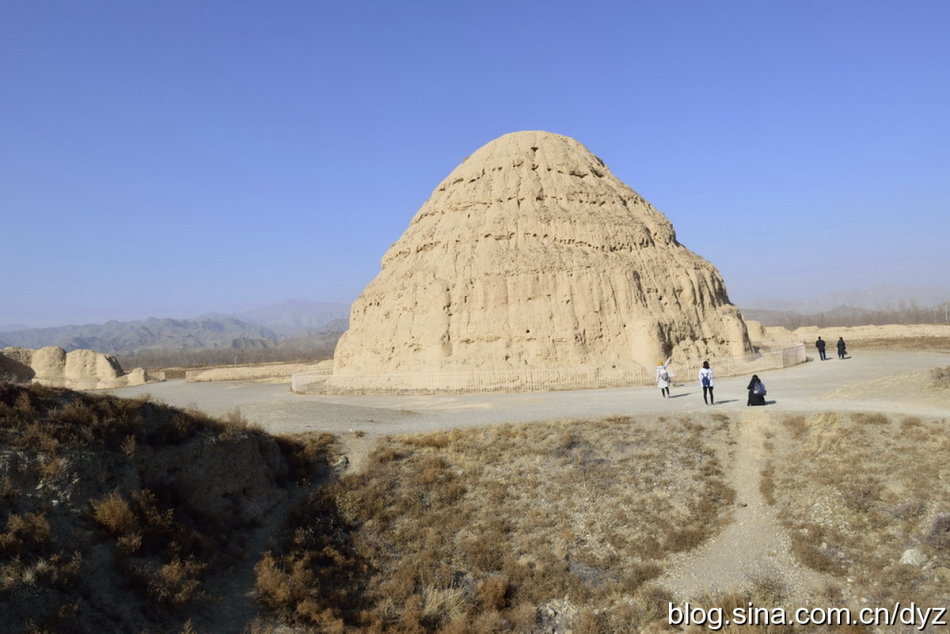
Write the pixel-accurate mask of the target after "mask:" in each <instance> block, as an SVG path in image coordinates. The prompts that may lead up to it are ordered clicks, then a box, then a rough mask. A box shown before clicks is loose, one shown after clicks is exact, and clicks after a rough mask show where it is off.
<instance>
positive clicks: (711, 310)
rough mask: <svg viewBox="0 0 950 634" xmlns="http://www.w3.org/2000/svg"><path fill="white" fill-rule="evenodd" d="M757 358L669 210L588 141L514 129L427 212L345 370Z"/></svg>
mask: <svg viewBox="0 0 950 634" xmlns="http://www.w3.org/2000/svg"><path fill="white" fill-rule="evenodd" d="M749 349H750V343H749V338H748V335H747V333H746V327H745V324H744V323H743V321H742V318H741V316H740V314H739V312H738V310H737V309H736V308H735V307H734V306H733V305H732V304H731V303H730V302H729V299H728V296H727V294H726V289H725V286H724V284H723V281H722V278H721V277H720V275H719V273H718V272H717V271H716V269H715V268H714V267H713V266H712V265H711V264H710V263H709V262H707V261H706V260H704V259H702V258H701V257H699V256H698V255H696V254H695V253H692V252H691V251H689V250H688V249H686V248H685V247H684V246H682V245H681V244H680V243H679V242H677V240H676V235H675V233H674V231H673V226H672V224H671V223H670V221H669V220H667V219H666V217H665V216H664V215H663V214H662V213H660V212H659V211H657V210H656V209H655V208H654V207H653V206H652V205H650V204H649V203H648V202H647V201H645V200H644V199H643V198H642V197H641V196H640V195H639V194H637V192H635V191H634V190H632V189H631V188H630V187H628V186H627V185H625V184H624V183H622V182H621V181H620V180H618V179H617V178H616V177H615V176H614V175H613V174H611V172H610V170H609V169H608V168H607V167H606V166H605V165H604V163H603V161H601V160H600V159H599V158H597V157H596V156H594V155H593V154H592V153H591V152H590V151H588V150H587V149H586V148H585V147H584V146H583V145H581V144H580V143H578V142H577V141H575V140H573V139H570V138H568V137H564V136H559V135H556V134H551V133H547V132H516V133H512V134H508V135H505V136H502V137H500V138H498V139H496V140H494V141H492V142H491V143H489V144H487V145H485V146H484V147H482V148H481V149H479V150H478V151H476V152H475V153H474V154H472V155H471V156H470V157H469V158H467V159H466V160H465V161H464V162H463V163H462V164H461V165H459V166H458V167H457V168H456V169H455V170H454V171H453V172H452V173H451V174H449V176H448V177H447V178H446V179H445V180H444V181H443V182H442V183H441V184H440V185H439V186H438V187H437V188H436V189H435V191H434V192H433V193H432V195H431V197H430V198H429V200H428V201H427V202H426V203H425V204H424V205H423V206H422V208H421V209H419V211H418V212H417V213H416V215H415V217H414V218H413V219H412V222H411V223H410V225H409V228H408V229H407V230H406V232H405V233H404V234H403V235H402V237H401V238H400V239H399V241H398V242H396V243H395V244H394V245H393V246H392V247H391V248H390V249H389V251H388V252H387V253H386V255H385V256H384V257H383V261H382V270H381V272H380V273H379V275H378V276H377V277H376V279H374V280H373V281H372V282H371V283H370V284H369V286H367V288H366V289H365V290H364V291H363V293H362V295H361V296H360V297H359V299H358V300H357V301H356V303H355V304H354V305H353V309H352V314H351V318H350V329H349V330H348V331H347V332H346V334H344V336H343V338H342V339H341V340H340V343H339V344H338V346H337V350H336V354H335V357H334V361H335V366H334V373H335V374H336V375H385V374H394V373H395V374H398V373H418V372H431V373H440V372H442V373H445V372H453V371H469V370H495V371H511V370H516V371H517V370H521V369H546V368H575V367H597V368H601V367H602V368H616V367H621V368H642V367H645V368H653V367H655V365H656V363H657V362H658V360H659V361H662V360H663V359H665V358H666V357H667V356H669V355H670V354H671V353H672V354H673V355H674V356H676V357H677V358H679V359H687V358H691V359H697V358H707V357H725V356H739V355H742V354H743V353H745V352H746V351H748V350H749ZM433 380H435V381H436V382H438V379H437V378H436V379H433Z"/></svg>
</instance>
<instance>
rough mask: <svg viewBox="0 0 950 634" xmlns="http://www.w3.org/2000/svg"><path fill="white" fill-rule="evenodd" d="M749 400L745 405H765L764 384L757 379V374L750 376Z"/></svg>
mask: <svg viewBox="0 0 950 634" xmlns="http://www.w3.org/2000/svg"><path fill="white" fill-rule="evenodd" d="M748 390H749V400H748V402H747V403H746V405H747V406H749V405H765V394H766V392H765V383H763V382H762V381H761V380H760V379H759V375H758V374H753V375H752V380H751V381H749V386H748Z"/></svg>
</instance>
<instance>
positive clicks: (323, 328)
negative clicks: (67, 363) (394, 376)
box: [0, 301, 349, 355]
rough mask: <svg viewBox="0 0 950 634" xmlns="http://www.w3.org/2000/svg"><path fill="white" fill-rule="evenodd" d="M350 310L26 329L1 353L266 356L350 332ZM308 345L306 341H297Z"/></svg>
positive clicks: (267, 311)
mask: <svg viewBox="0 0 950 634" xmlns="http://www.w3.org/2000/svg"><path fill="white" fill-rule="evenodd" d="M348 316H349V305H347V304H334V303H328V302H304V301H290V302H283V303H281V304H275V305H273V306H265V307H261V308H257V309H254V310H247V311H243V312H241V313H238V314H233V315H205V316H202V317H197V318H194V319H170V318H164V319H159V318H154V317H152V318H149V319H144V320H141V321H126V322H120V321H109V322H106V323H104V324H86V325H81V326H76V325H72V326H58V327H53V328H25V329H17V330H7V331H0V347H5V346H22V347H25V348H42V347H44V346H58V347H60V348H64V349H65V350H67V351H70V350H76V349H80V348H87V349H90V350H96V351H97V352H104V353H106V354H115V355H129V354H134V353H141V352H142V351H145V350H153V351H158V350H161V351H174V350H199V349H213V350H222V349H232V350H241V351H245V350H261V349H265V348H272V347H275V346H277V345H278V344H279V343H280V342H282V341H288V340H291V339H294V340H299V339H306V338H308V337H316V338H318V339H319V340H320V341H326V338H327V335H333V334H334V333H336V334H338V333H341V332H343V331H344V330H346V327H347V317H348ZM294 344H302V341H294Z"/></svg>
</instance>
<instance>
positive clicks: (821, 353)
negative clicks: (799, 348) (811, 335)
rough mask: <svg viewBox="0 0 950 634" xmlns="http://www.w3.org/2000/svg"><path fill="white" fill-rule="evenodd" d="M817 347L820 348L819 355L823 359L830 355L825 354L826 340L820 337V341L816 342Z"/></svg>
mask: <svg viewBox="0 0 950 634" xmlns="http://www.w3.org/2000/svg"><path fill="white" fill-rule="evenodd" d="M815 347H816V348H818V356H819V357H820V358H821V360H822V361H824V360H826V359H827V358H828V357H826V356H825V340H824V339H822V338H821V337H818V341H816V342H815Z"/></svg>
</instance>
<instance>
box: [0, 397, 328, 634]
mask: <svg viewBox="0 0 950 634" xmlns="http://www.w3.org/2000/svg"><path fill="white" fill-rule="evenodd" d="M321 438H322V439H323V440H325V441H326V442H329V436H326V437H319V436H318V437H315V440H317V441H319V440H320V439H321ZM311 442H314V441H311ZM325 448H326V445H323V448H321V447H319V446H316V445H313V444H311V446H309V447H308V446H305V445H304V444H302V443H300V442H296V441H294V440H291V439H280V438H275V437H272V436H270V435H268V434H265V433H263V432H261V431H256V430H253V429H248V428H247V426H246V425H245V424H244V422H243V421H242V420H240V419H239V418H238V417H233V419H232V420H231V421H230V422H229V423H222V422H217V421H214V420H211V419H209V418H207V417H206V416H204V415H203V414H201V413H199V412H187V411H182V410H177V409H173V408H169V407H165V406H160V405H156V404H153V403H150V402H148V401H146V400H123V399H116V398H111V397H102V396H90V395H85V394H80V393H77V392H71V391H68V390H61V389H50V388H41V387H38V386H33V387H31V388H26V387H19V386H15V385H10V384H3V383H0V512H2V516H3V517H4V518H5V524H4V525H3V526H0V630H2V631H5V632H15V631H27V630H29V629H31V628H36V629H38V630H41V631H65V630H69V631H94V630H103V631H145V630H156V629H157V630H163V631H178V630H181V628H182V627H184V625H185V623H186V622H187V621H189V620H191V621H192V622H193V623H194V624H195V625H196V626H198V627H199V629H201V626H206V627H209V628H210V629H209V630H208V631H212V630H216V631H221V629H220V626H221V623H220V619H219V616H218V615H217V614H216V613H217V612H218V609H217V608H218V607H219V606H220V605H222V601H225V602H226V601H227V600H230V599H231V598H233V597H234V596H238V597H241V596H243V595H244V594H246V593H247V592H248V591H249V590H250V589H251V587H252V583H253V576H252V573H251V570H252V566H253V564H254V563H255V562H256V560H257V558H258V557H259V555H260V551H261V550H262V549H263V544H261V543H258V542H259V541H260V539H259V537H260V527H262V526H264V527H266V526H267V525H268V522H269V519H270V514H271V513H273V512H274V511H275V510H278V509H280V508H281V507H282V506H283V505H286V502H287V501H288V498H289V497H291V496H292V495H293V492H294V490H295V486H294V482H295V481H296V480H297V479H299V478H300V477H302V476H303V475H305V474H306V473H308V472H309V471H310V465H314V464H316V463H320V462H325V460H323V457H324V456H325V453H323V449H325ZM273 530H275V529H274V527H273V526H271V527H270V529H269V532H270V533H272V532H273ZM265 537H266V536H265ZM248 558H251V559H252V560H251V561H250V565H246V566H242V562H244V561H245V560H246V559H248ZM241 570H245V571H246V574H245V575H244V578H243V582H244V584H245V587H244V588H243V589H241V588H235V587H234V586H235V583H238V584H239V585H240V582H241V579H240V577H241V575H240V574H239V572H240V571H241ZM253 610H254V613H256V606H255V607H254V608H253ZM241 627H243V624H242V625H241ZM241 627H238V628H237V629H238V630H240V629H241ZM227 629H228V628H227V627H225V630H227Z"/></svg>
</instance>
